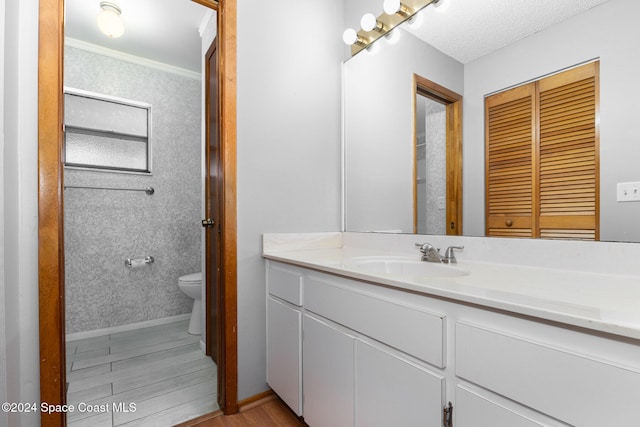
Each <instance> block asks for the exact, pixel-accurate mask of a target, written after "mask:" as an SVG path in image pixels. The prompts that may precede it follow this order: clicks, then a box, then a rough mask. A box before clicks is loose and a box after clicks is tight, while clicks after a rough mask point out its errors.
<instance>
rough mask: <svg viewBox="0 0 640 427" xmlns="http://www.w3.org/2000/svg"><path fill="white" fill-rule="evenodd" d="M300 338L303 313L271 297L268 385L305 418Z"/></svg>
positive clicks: (269, 300) (268, 309) (268, 322)
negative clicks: (303, 414)
mask: <svg viewBox="0 0 640 427" xmlns="http://www.w3.org/2000/svg"><path fill="white" fill-rule="evenodd" d="M301 336H302V314H301V313H300V310H298V309H295V308H292V307H289V306H287V305H285V304H284V303H282V302H280V301H277V300H275V299H273V298H271V297H269V298H268V299H267V382H268V383H269V386H270V387H271V388H272V389H273V390H274V391H275V392H276V393H277V394H278V396H280V397H281V398H282V400H284V402H285V403H286V404H287V405H289V407H290V408H291V409H293V411H294V412H295V413H296V414H297V415H302V387H301V383H300V380H301V370H302V369H301V363H300V362H301V360H302V358H301V352H302V346H301Z"/></svg>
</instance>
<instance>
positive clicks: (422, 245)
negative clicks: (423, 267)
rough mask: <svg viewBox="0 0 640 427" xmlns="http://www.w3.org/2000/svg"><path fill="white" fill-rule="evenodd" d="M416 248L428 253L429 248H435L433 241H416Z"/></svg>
mask: <svg viewBox="0 0 640 427" xmlns="http://www.w3.org/2000/svg"><path fill="white" fill-rule="evenodd" d="M416 248H420V252H422V253H423V254H426V253H427V252H428V251H429V250H431V249H433V245H432V244H431V243H416Z"/></svg>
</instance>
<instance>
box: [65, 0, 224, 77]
mask: <svg viewBox="0 0 640 427" xmlns="http://www.w3.org/2000/svg"><path fill="white" fill-rule="evenodd" d="M100 1H101V0H65V14H66V16H65V35H66V36H67V37H71V38H74V39H78V40H82V41H85V42H87V43H91V44H95V45H98V46H103V47H106V48H109V49H113V50H117V51H120V52H125V53H128V54H131V55H135V56H139V57H142V58H147V59H151V60H154V61H159V62H163V63H166V64H170V65H173V66H176V67H180V68H184V69H187V70H190V71H195V72H197V73H199V72H200V71H201V64H200V56H201V50H202V48H201V42H200V34H199V27H200V25H201V23H202V22H203V19H204V18H205V16H207V14H208V13H211V11H210V9H208V8H206V7H204V6H201V5H198V4H196V3H194V2H192V1H189V0H109V1H110V2H111V3H114V4H116V5H118V7H120V9H121V10H122V15H121V16H122V20H123V22H124V26H125V32H124V34H123V35H122V37H120V38H117V39H111V38H109V37H107V36H105V35H103V34H102V33H101V32H100V31H99V30H98V27H97V25H96V16H97V14H98V12H100Z"/></svg>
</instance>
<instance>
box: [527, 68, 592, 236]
mask: <svg viewBox="0 0 640 427" xmlns="http://www.w3.org/2000/svg"><path fill="white" fill-rule="evenodd" d="M597 77H598V63H597V62H594V63H590V64H587V65H584V66H581V67H578V68H575V69H572V70H569V71H566V72H563V73H560V74H556V75H554V76H551V77H548V78H545V79H543V80H540V82H539V89H538V90H539V99H540V101H539V103H540V136H539V138H540V143H539V164H540V172H539V186H540V211H539V215H540V223H539V224H540V237H543V238H571V239H589V240H594V239H595V240H597V239H598V238H599V236H598V222H599V221H598V211H599V206H598V204H599V203H598V193H599V191H598V181H599V178H598V175H599V173H598V171H599V165H598V151H599V150H598V138H597V132H596V130H597V129H596V113H597V111H596V108H597V93H598V91H597Z"/></svg>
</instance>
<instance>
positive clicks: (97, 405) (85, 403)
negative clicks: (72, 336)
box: [67, 320, 218, 427]
mask: <svg viewBox="0 0 640 427" xmlns="http://www.w3.org/2000/svg"><path fill="white" fill-rule="evenodd" d="M187 326H188V320H186V321H180V322H174V323H169V324H165V325H158V326H152V327H148V328H143V329H137V330H135V331H127V332H120V333H116V334H110V335H103V336H100V337H94V338H86V339H82V340H77V341H69V342H67V403H68V404H71V405H74V407H75V411H73V412H68V413H67V425H68V426H69V427H77V426H91V427H102V426H108V427H114V426H153V427H160V426H172V425H175V424H177V423H180V422H183V421H186V420H189V419H192V418H195V417H197V416H200V415H203V414H206V413H209V412H213V411H215V410H216V409H218V405H217V403H216V392H217V381H216V373H217V370H216V365H215V363H213V361H212V360H211V359H210V358H209V357H207V356H205V355H204V353H203V352H202V350H200V337H199V336H193V335H189V334H188V333H187ZM131 404H135V411H134V410H132V409H133V408H132V407H130V405H131ZM91 409H93V411H91Z"/></svg>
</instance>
